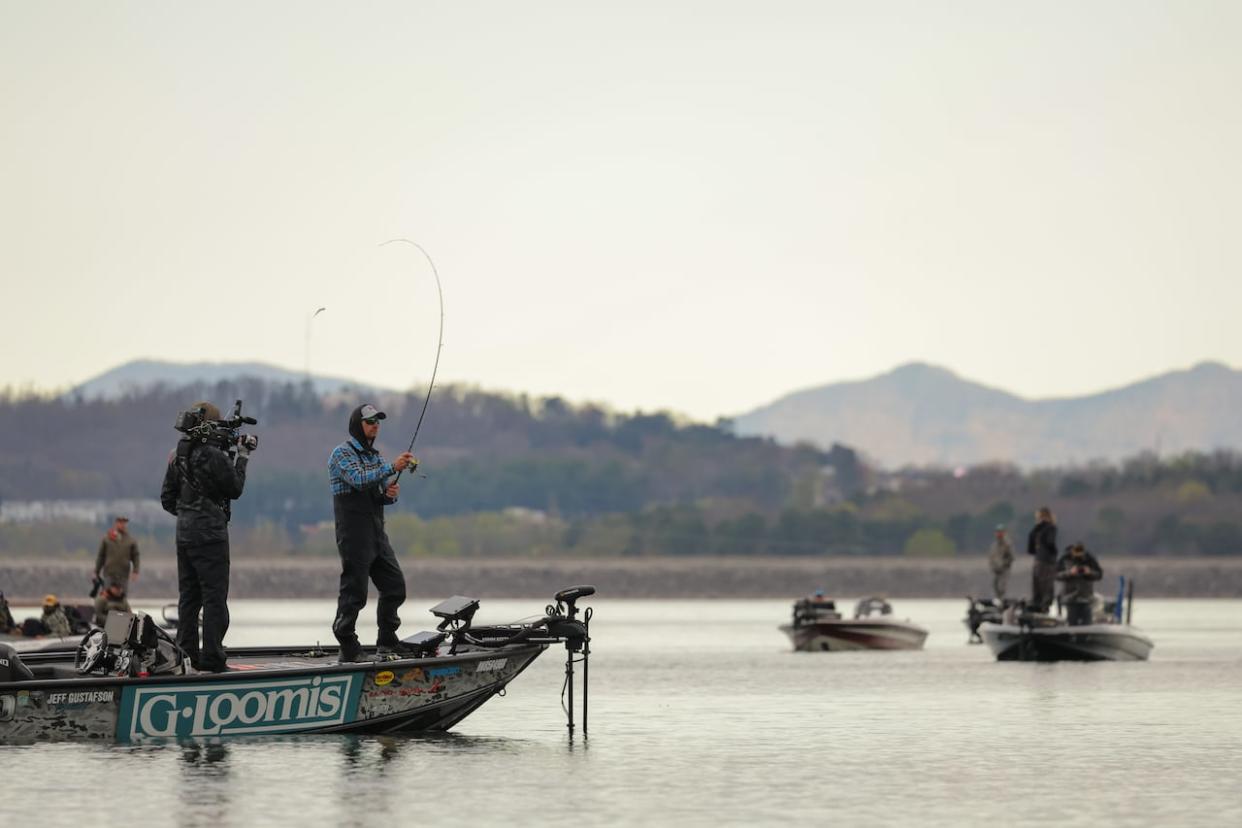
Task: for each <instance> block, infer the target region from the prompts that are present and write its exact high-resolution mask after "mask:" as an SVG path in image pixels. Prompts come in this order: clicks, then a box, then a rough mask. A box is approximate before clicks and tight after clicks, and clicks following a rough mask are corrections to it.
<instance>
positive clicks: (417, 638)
mask: <svg viewBox="0 0 1242 828" xmlns="http://www.w3.org/2000/svg"><path fill="white" fill-rule="evenodd" d="M594 594H595V587H593V586H586V585H582V586H572V587H568V588H567V589H562V590H561V591H560V592H558V593H556V595H555V596H553V597H554V598H555V599H556V603H555V604H548V605H547V607H545V608H544V616H543V618H540V619H539V620H538V621H535V622H533V623H530V624H508V625H498V626H492V625H483V626H479V627H476V626H474V614H475V613H476V612H477V611H478V609H479V600H478V599H477V598H467V597H466V596H464V595H454V596H453V597H452V598H446V599H445V600H443V601H441V602H440V603H438V604H436V605H435V606H434V607H432V608H431V614H432V615H434V616H436V617H437V618H439V619H440V623H439V624H438V625H437V626H436V629H435V631H434V632H431V631H424V632H420V633H416V634H414V635H411V636H407V637H406V638H403V639H401V643H402V644H403V645H404V649H405V650H406V652H407V653H408V655H406V656H404V657H406V658H409V657H411V656H412V657H416V658H425V657H431V656H435V655H437V654H439V655H455V654H456V653H457V649H458V647H461V646H468V647H486V648H499V647H509V646H512V645H515V644H543V645H547V644H561V643H563V644H564V645H565V684H564V687H563V688H562V690H561V698H562V699H564V698H565V695H566V693H568V695H569V703H568V705H567V706H566V705H565V703H564V701H562V706H565V712H566V714H567V716H568V718H569V721H568V724H567V727H568V728H569V735H570V736H572V735H573V733H574V727H575V722H574V665H575V664H578V663H581V664H582V734H583V735H584V736H585V735H586V732H587V713H588V693H589V690H590V684H589V682H590V677H591V676H590V658H591V633H590V625H591V616H592V615H593V612H592V608H591V607H587V608H586V609H585V610H584V611H583V613H582V616H581V618H579V616H578V601H579V600H580V599H582V598H586V597H587V596H588V595H594ZM446 642H447V644H448V650H447V652H445V651H443V650H442V649H441V646H442V645H444V644H445V643H446ZM402 657H403V656H400V655H397V656H393V659H394V660H396V659H400V658H402Z"/></svg>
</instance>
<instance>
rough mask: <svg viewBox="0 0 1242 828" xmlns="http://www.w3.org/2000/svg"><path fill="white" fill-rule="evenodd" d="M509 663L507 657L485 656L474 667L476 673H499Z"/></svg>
mask: <svg viewBox="0 0 1242 828" xmlns="http://www.w3.org/2000/svg"><path fill="white" fill-rule="evenodd" d="M508 663H509V659H507V658H485V659H483V660H482V661H480V662H479V665H478V666H477V667H475V668H474V671H475V672H476V673H498V672H500V671H501V670H503V669H505V665H506V664H508Z"/></svg>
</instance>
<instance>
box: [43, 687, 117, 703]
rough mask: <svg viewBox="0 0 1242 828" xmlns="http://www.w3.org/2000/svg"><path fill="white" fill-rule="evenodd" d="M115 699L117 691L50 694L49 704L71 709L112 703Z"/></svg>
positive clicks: (48, 697) (81, 691) (80, 691)
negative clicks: (100, 703)
mask: <svg viewBox="0 0 1242 828" xmlns="http://www.w3.org/2000/svg"><path fill="white" fill-rule="evenodd" d="M115 697H116V691H115V690H79V691H76V692H73V693H49V694H48V696H47V703H48V704H55V705H60V706H61V707H71V706H76V705H84V704H93V703H96V702H111V701H112V700H113V699H114V698H115Z"/></svg>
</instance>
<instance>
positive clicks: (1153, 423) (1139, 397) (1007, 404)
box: [67, 360, 1242, 468]
mask: <svg viewBox="0 0 1242 828" xmlns="http://www.w3.org/2000/svg"><path fill="white" fill-rule="evenodd" d="M243 376H248V377H256V378H260V379H263V380H266V381H269V382H292V383H301V382H303V381H304V380H305V378H306V377H305V375H304V374H303V373H301V372H300V371H292V370H289V369H287V368H281V367H278V366H275V365H270V364H267V363H261V362H192V363H177V362H165V361H159V360H135V361H133V362H128V363H125V364H124V365H121V366H119V367H117V368H113V369H112V370H110V371H106V372H104V373H103V374H100V375H99V376H97V377H94V378H92V379H90V380H88V381H86V382H84V383H82V384H81V385H78V386H76V387H75V388H73V389H71V390H70V391H69V392H68V394H67V396H81V397H85V398H87V399H98V398H104V399H115V398H117V397H120V396H123V395H124V394H126V393H128V392H133V391H140V390H142V389H145V388H150V387H151V386H154V385H157V384H164V385H168V386H174V387H175V386H185V385H190V384H196V383H215V382H219V381H222V380H234V379H237V378H239V377H243ZM311 383H312V385H313V386H314V389H315V391H316V392H317V393H319V394H321V395H332V394H337V393H339V392H341V391H342V390H344V389H354V390H366V391H372V392H376V391H378V392H383V391H385V390H386V389H382V388H374V387H370V386H365V385H360V384H359V383H356V382H354V381H352V380H348V379H344V378H341V377H324V376H314V377H312V378H311ZM1239 412H1242V371H1235V370H1233V369H1231V368H1229V367H1228V366H1226V365H1222V364H1220V363H1217V362H1203V363H1200V364H1199V365H1196V366H1195V367H1193V368H1191V369H1189V370H1185V371H1173V372H1170V373H1167V374H1162V375H1160V376H1156V377H1153V378H1151V379H1148V380H1144V381H1142V382H1137V383H1134V384H1132V385H1127V386H1125V387H1123V388H1118V389H1115V390H1111V391H1104V392H1101V393H1098V394H1091V395H1088V396H1083V397H1071V398H1063V399H1048V400H1027V399H1023V398H1022V397H1018V396H1016V395H1014V394H1010V393H1008V392H1006V391H1001V390H999V389H996V388H989V387H987V386H985V385H981V384H979V383H976V382H971V381H969V380H966V379H962V378H961V377H959V376H957V375H956V374H954V373H953V372H952V371H949V370H946V369H944V368H940V367H937V366H934V365H928V364H925V363H917V362H916V363H910V364H908V365H903V366H901V367H899V368H897V369H895V370H893V371H890V372H888V373H886V374H882V375H880V376H877V377H873V378H871V379H867V380H861V381H855V382H837V383H830V384H827V385H822V386H819V387H817V388H811V389H807V390H805V391H798V392H796V393H793V394H789V395H787V396H785V397H782V398H780V399H778V400H776V401H775V402H773V403H770V404H769V405H765V406H762V407H760V408H757V409H755V410H753V411H750V412H748V413H745V414H741V415H739V416H737V417H734V418H733V422H734V430H735V432H736V433H737V434H739V435H741V436H755V435H758V436H769V437H773V438H775V439H776V440H778V441H780V442H782V443H787V444H792V443H797V442H809V443H812V444H815V445H818V446H821V447H824V448H828V447H830V446H831V445H832V444H833V443H841V444H843V445H847V446H850V447H851V448H854V449H857V450H859V451H861V452H862V453H863V454H864V455H865V456H866V457H868V458H869V459H870V460H872V461H873V462H875V463H878V464H879V465H881V466H884V467H887V468H899V467H902V466H909V465H919V466H922V465H942V466H958V465H973V464H977V463H984V462H991V461H1003V462H1013V463H1017V464H1018V465H1021V466H1024V467H1027V468H1036V467H1043V466H1053V465H1066V464H1075V463H1086V462H1089V461H1091V460H1095V459H1101V460H1111V461H1116V460H1120V459H1122V458H1125V457H1131V456H1133V455H1135V454H1137V453H1139V452H1142V451H1157V452H1159V453H1162V454H1170V453H1178V452H1183V451H1190V450H1200V451H1210V450H1213V449H1217V448H1242V416H1239Z"/></svg>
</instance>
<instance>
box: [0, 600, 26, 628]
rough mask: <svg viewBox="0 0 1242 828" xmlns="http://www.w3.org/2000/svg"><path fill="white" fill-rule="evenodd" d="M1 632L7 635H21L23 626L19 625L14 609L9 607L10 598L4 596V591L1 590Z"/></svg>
mask: <svg viewBox="0 0 1242 828" xmlns="http://www.w3.org/2000/svg"><path fill="white" fill-rule="evenodd" d="M0 633H3V634H5V635H21V634H22V630H21V627H19V626H17V619H15V618H14V617H13V613H12V611H11V610H10V609H9V602H8V599H6V598H5V597H4V593H3V592H0Z"/></svg>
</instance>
